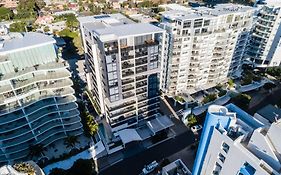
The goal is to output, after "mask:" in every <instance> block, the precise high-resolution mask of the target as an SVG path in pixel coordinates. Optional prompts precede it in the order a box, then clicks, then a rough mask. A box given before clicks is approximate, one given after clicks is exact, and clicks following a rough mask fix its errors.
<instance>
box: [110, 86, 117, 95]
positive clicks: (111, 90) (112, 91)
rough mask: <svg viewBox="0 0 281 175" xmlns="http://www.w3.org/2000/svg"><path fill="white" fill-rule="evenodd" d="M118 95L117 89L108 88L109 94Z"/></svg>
mask: <svg viewBox="0 0 281 175" xmlns="http://www.w3.org/2000/svg"><path fill="white" fill-rule="evenodd" d="M117 93H118V87H114V88H110V89H109V94H110V95H113V94H117Z"/></svg>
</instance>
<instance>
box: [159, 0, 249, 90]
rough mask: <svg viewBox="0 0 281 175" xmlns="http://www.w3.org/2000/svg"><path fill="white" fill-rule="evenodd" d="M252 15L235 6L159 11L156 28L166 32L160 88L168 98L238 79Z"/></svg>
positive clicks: (241, 7)
mask: <svg viewBox="0 0 281 175" xmlns="http://www.w3.org/2000/svg"><path fill="white" fill-rule="evenodd" d="M253 13H254V10H253V8H252V7H248V6H243V5H237V4H219V5H216V6H215V7H214V8H207V7H196V8H186V7H182V6H180V7H179V6H178V5H177V6H173V8H172V9H171V10H168V11H165V12H163V14H162V22H161V24H160V26H161V27H162V28H163V29H165V30H166V31H167V45H166V50H168V51H169V53H168V61H167V62H168V65H167V77H166V82H165V83H163V86H162V87H161V88H162V89H163V90H164V91H165V92H168V94H170V95H177V94H181V93H189V94H192V93H195V92H197V91H200V90H202V89H207V88H210V87H213V86H215V85H217V84H219V83H223V82H226V81H227V79H228V77H229V76H239V75H240V74H241V65H242V60H243V55H244V52H245V48H246V43H247V39H248V36H249V32H250V29H251V26H252V16H253Z"/></svg>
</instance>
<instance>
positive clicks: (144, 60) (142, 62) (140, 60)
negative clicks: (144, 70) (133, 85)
mask: <svg viewBox="0 0 281 175" xmlns="http://www.w3.org/2000/svg"><path fill="white" fill-rule="evenodd" d="M143 64H147V58H146V57H145V58H140V59H136V66H139V65H143Z"/></svg>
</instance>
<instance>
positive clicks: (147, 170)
mask: <svg viewBox="0 0 281 175" xmlns="http://www.w3.org/2000/svg"><path fill="white" fill-rule="evenodd" d="M156 167H158V163H157V162H156V160H154V161H153V162H151V163H150V164H149V165H145V166H144V168H143V169H142V172H143V174H144V175H146V174H149V173H151V172H152V171H153V170H154V169H155V168H156Z"/></svg>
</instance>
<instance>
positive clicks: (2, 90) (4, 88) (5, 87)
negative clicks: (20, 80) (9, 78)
mask: <svg viewBox="0 0 281 175" xmlns="http://www.w3.org/2000/svg"><path fill="white" fill-rule="evenodd" d="M10 91H12V87H11V85H9V84H8V85H1V86H0V93H5V92H10Z"/></svg>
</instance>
